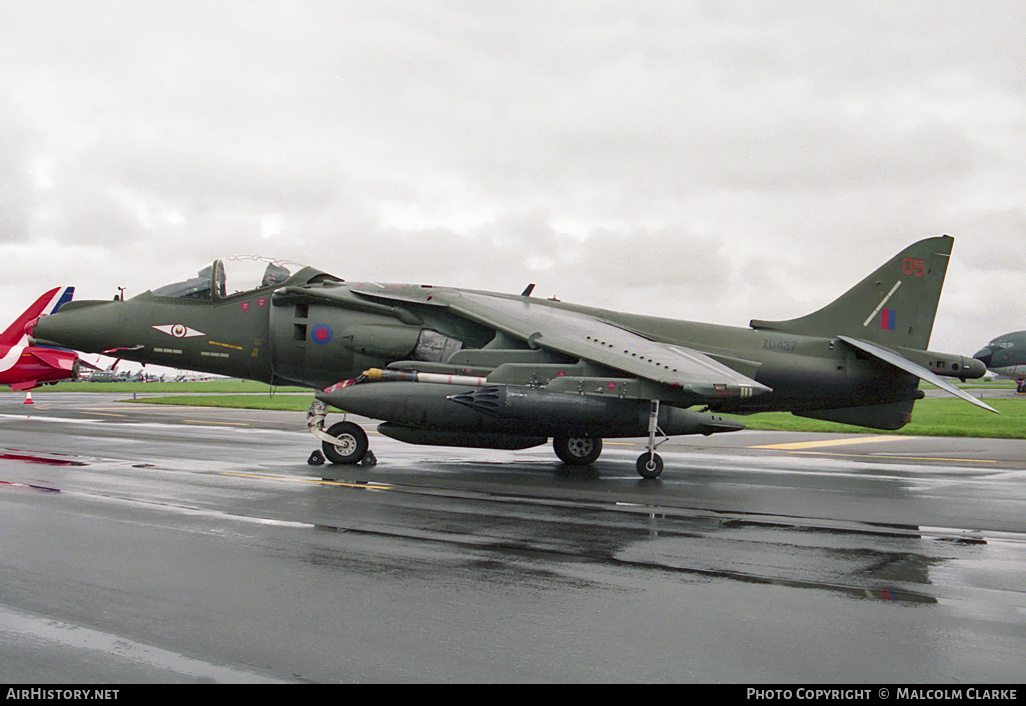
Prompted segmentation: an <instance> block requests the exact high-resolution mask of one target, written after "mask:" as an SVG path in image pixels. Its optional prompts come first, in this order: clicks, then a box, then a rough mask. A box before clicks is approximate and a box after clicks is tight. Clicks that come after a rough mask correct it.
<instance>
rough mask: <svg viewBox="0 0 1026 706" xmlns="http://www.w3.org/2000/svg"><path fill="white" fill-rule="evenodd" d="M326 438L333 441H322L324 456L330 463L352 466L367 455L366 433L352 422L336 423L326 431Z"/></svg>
mask: <svg viewBox="0 0 1026 706" xmlns="http://www.w3.org/2000/svg"><path fill="white" fill-rule="evenodd" d="M327 433H328V436H333V437H335V441H334V442H331V441H327V440H325V441H322V442H321V448H322V449H323V450H324V455H325V456H326V457H327V458H328V460H329V461H331V462H332V463H337V464H343V465H353V464H356V463H359V462H360V461H362V460H363V457H364V455H365V454H366V453H367V447H368V442H367V432H365V431H364V430H363V429H361V428H360V426H359V425H358V424H354V423H353V422H338V423H337V424H332V425H331V427H330V428H329V429H328V432H327Z"/></svg>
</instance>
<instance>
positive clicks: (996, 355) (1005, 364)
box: [973, 331, 1026, 392]
mask: <svg viewBox="0 0 1026 706" xmlns="http://www.w3.org/2000/svg"><path fill="white" fill-rule="evenodd" d="M973 357H974V358H976V359H977V360H979V361H981V362H982V363H983V364H984V365H986V366H987V369H988V370H990V371H991V372H992V373H994V374H995V375H1001V376H1002V377H1006V378H1011V379H1012V380H1015V391H1016V392H1026V331H1016V332H1015V333H1006V334H1005V335H1003V336H998V337H997V338H995V339H994V340H993V341H991V342H990V343H988V344H987V345H986V346H984V347H983V348H982V349H981V350H979V351H977V353H976V355H975V356H973Z"/></svg>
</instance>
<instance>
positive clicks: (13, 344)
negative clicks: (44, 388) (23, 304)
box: [0, 287, 78, 401]
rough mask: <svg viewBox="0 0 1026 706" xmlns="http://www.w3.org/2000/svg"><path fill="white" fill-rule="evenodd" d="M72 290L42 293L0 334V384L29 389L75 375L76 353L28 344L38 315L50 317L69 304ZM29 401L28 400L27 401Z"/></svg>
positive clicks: (18, 388) (63, 288)
mask: <svg viewBox="0 0 1026 706" xmlns="http://www.w3.org/2000/svg"><path fill="white" fill-rule="evenodd" d="M74 293H75V288H74V287H54V288H53V289H51V290H50V291H48V292H46V293H45V294H43V295H42V296H41V297H39V298H38V299H36V301H35V302H34V303H33V304H32V305H31V306H30V307H29V308H28V309H26V310H25V311H24V312H22V314H21V316H19V317H18V318H17V319H15V320H14V322H13V323H11V325H10V326H8V327H7V328H6V329H5V330H4V332H3V333H0V385H10V386H11V388H12V389H14V390H30V389H32V388H33V387H36V386H37V385H39V384H41V383H44V382H55V381H57V380H64V379H66V378H70V377H73V376H74V375H75V362H76V361H77V359H78V354H76V353H75V352H74V351H69V350H65V349H63V348H45V347H40V346H32V345H29V340H28V329H29V328H30V327H31V326H32V324H34V323H35V321H36V319H38V318H39V317H40V316H44V315H47V314H53V313H55V312H56V311H57V310H58V309H60V308H61V307H62V306H63V305H64V304H66V303H68V302H69V301H71V298H72V296H73V295H74ZM29 399H31V397H29V398H27V399H26V401H28V400H29Z"/></svg>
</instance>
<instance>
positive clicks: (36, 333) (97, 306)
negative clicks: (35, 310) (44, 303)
mask: <svg viewBox="0 0 1026 706" xmlns="http://www.w3.org/2000/svg"><path fill="white" fill-rule="evenodd" d="M74 304H75V306H73V307H72V306H71V305H70V304H66V305H65V306H64V307H63V308H62V311H60V312H58V313H56V314H51V315H49V316H41V317H40V318H39V319H38V320H37V321H36V322H35V323H34V324H33V325H32V330H31V333H30V335H31V336H32V338H33V339H34V340H35V341H36V343H38V344H42V345H47V344H50V345H55V346H61V347H64V348H72V349H74V350H78V351H87V352H90V353H95V352H99V349H101V348H107V347H109V346H107V345H104V342H103V341H102V340H101V339H102V338H104V336H103V331H104V329H105V328H107V326H105V325H104V324H105V323H106V321H105V320H106V319H108V318H109V317H108V316H106V315H105V314H107V313H108V312H107V311H105V308H104V307H105V306H106V305H108V304H110V302H87V301H80V302H74Z"/></svg>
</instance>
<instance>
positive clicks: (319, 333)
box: [313, 324, 335, 345]
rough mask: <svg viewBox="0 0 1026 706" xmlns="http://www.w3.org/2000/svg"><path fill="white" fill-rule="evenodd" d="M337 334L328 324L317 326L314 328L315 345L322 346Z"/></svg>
mask: <svg viewBox="0 0 1026 706" xmlns="http://www.w3.org/2000/svg"><path fill="white" fill-rule="evenodd" d="M334 335H335V334H334V333H333V332H332V330H331V326H328V325H327V324H317V325H316V326H314V328H313V340H314V343H320V344H321V345H323V344H325V343H328V342H330V341H331V339H332V336H334Z"/></svg>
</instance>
